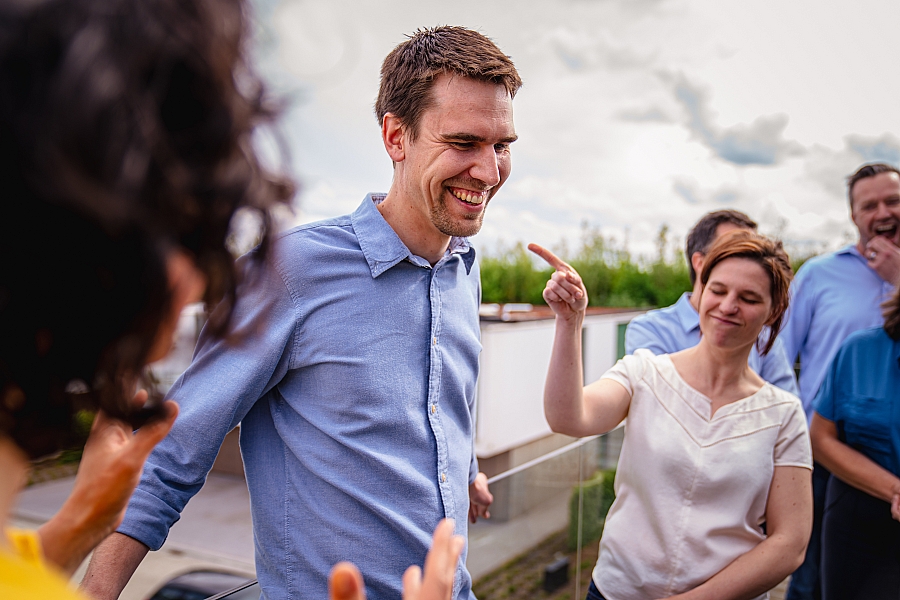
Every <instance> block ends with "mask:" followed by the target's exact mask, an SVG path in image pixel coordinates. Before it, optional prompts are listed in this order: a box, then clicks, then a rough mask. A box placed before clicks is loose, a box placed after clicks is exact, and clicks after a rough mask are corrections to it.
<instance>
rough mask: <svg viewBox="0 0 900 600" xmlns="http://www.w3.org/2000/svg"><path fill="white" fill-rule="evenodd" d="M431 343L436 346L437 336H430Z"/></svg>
mask: <svg viewBox="0 0 900 600" xmlns="http://www.w3.org/2000/svg"><path fill="white" fill-rule="evenodd" d="M431 343H432V344H434V345H435V346H437V338H436V337H433V338H431Z"/></svg>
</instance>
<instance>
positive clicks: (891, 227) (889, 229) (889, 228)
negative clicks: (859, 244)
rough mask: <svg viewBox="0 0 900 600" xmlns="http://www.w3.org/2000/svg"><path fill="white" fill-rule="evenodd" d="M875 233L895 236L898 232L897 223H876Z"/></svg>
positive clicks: (889, 236)
mask: <svg viewBox="0 0 900 600" xmlns="http://www.w3.org/2000/svg"><path fill="white" fill-rule="evenodd" d="M873 229H874V231H875V235H883V236H885V237H887V238H893V237H894V235H895V234H896V233H897V223H896V222H892V223H882V224H881V225H876V226H875V227H874V228H873Z"/></svg>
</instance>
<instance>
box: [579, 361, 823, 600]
mask: <svg viewBox="0 0 900 600" xmlns="http://www.w3.org/2000/svg"><path fill="white" fill-rule="evenodd" d="M603 377H604V378H608V379H612V380H613V381H617V382H619V383H621V384H622V385H623V386H625V388H626V389H627V390H628V391H629V392H630V393H631V395H632V398H631V406H630V408H629V411H628V418H627V420H626V422H625V441H624V443H623V444H622V453H621V455H620V456H619V465H618V469H617V471H616V481H615V490H616V500H615V502H614V503H613V505H612V507H611V508H610V511H609V515H608V516H607V519H606V526H605V528H604V531H603V537H602V539H601V540H600V556H599V558H598V560H597V566H596V567H595V568H594V572H593V579H594V583H595V585H596V586H597V588H598V589H599V590H600V592H601V593H602V594H603V595H604V596H605V597H606V598H607V600H647V599H650V598H665V597H667V596H671V595H673V594H679V593H682V592H686V591H688V590H691V589H693V588H695V587H697V586H698V585H700V584H702V583H703V582H705V581H707V580H708V579H709V578H710V577H712V576H713V575H715V574H716V573H718V572H719V571H721V570H722V569H723V568H724V567H725V566H727V565H728V564H729V563H731V562H732V561H734V560H735V559H736V558H738V557H739V556H741V555H742V554H745V553H746V552H748V551H749V550H751V549H752V548H753V547H755V546H756V545H757V544H758V543H760V542H761V541H762V540H764V539H765V535H764V534H763V532H762V530H761V529H760V524H761V523H762V522H763V521H764V520H765V512H766V501H767V499H768V495H769V486H770V484H771V483H772V475H773V472H774V467H775V466H793V467H805V468H808V469H812V449H811V447H810V443H809V430H808V429H807V425H806V417H805V416H804V413H803V407H802V405H801V404H800V400H799V399H798V398H797V397H796V396H794V395H793V394H790V393H788V392H785V391H784V390H781V389H779V388H777V387H775V386H773V385H771V384H769V383H766V384H765V385H764V386H763V387H762V388H760V390H759V391H757V392H756V393H755V394H753V395H752V396H748V397H747V398H743V399H741V400H738V401H737V402H732V403H731V404H727V405H725V406H723V407H721V408H719V409H718V410H717V411H716V414H715V416H714V417H713V418H710V406H711V401H710V399H709V398H707V397H706V396H704V395H703V394H701V393H700V392H698V391H697V390H695V389H694V388H692V387H690V386H689V385H688V384H687V383H685V382H684V380H683V379H682V378H681V376H680V375H679V374H678V372H677V371H676V370H675V365H674V364H673V363H672V359H671V358H669V356H668V355H665V354H664V355H661V356H654V355H653V354H652V353H651V352H650V351H649V350H638V351H637V352H635V353H634V354H633V355H630V356H626V357H625V358H623V359H622V360H620V361H619V362H617V363H616V365H615V366H614V367H613V368H612V369H610V370H609V371H607V372H606V373H605V374H604V375H603ZM766 597H767V595H763V596H760V598H766Z"/></svg>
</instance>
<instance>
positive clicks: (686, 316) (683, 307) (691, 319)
mask: <svg viewBox="0 0 900 600" xmlns="http://www.w3.org/2000/svg"><path fill="white" fill-rule="evenodd" d="M673 309H674V311H675V316H677V317H678V322H679V323H681V327H682V329H684V332H685V333H690V332H691V331H693V330H694V329H697V328H699V327H700V314H699V313H698V312H697V311H696V310H694V307H693V306H691V294H690V292H685V293H683V294H682V295H681V298H679V299H678V302H676V303H675V304H674V306H673Z"/></svg>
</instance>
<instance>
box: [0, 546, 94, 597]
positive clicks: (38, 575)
mask: <svg viewBox="0 0 900 600" xmlns="http://www.w3.org/2000/svg"><path fill="white" fill-rule="evenodd" d="M5 533H6V537H7V539H8V540H9V541H10V543H11V544H12V547H13V550H12V552H9V551H8V550H5V549H0V598H2V599H3V600H86V597H85V596H82V595H81V594H79V593H78V592H77V591H75V590H74V589H72V588H71V587H69V583H68V582H67V581H66V580H65V579H64V578H63V577H62V575H60V574H59V573H57V572H56V571H55V570H54V569H53V568H52V567H49V566H47V565H46V564H45V563H44V559H43V556H42V554H41V543H40V540H39V539H38V535H37V532H35V531H21V530H7V531H6V532H5Z"/></svg>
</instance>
